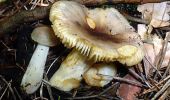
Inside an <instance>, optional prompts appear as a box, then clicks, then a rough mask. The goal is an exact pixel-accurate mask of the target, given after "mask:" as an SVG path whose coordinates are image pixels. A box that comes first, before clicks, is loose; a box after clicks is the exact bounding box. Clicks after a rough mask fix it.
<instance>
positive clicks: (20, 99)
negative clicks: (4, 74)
mask: <svg viewBox="0 0 170 100" xmlns="http://www.w3.org/2000/svg"><path fill="white" fill-rule="evenodd" d="M14 91H15V92H16V94H17V96H18V98H19V100H22V98H21V96H20V95H19V93H18V91H17V89H16V88H15V87H14ZM0 100H1V99H0Z"/></svg>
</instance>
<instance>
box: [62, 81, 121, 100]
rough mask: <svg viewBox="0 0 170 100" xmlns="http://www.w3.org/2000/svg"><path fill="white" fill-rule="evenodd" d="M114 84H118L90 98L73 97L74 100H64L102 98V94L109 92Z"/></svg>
mask: <svg viewBox="0 0 170 100" xmlns="http://www.w3.org/2000/svg"><path fill="white" fill-rule="evenodd" d="M116 84H118V83H115V84H112V85H111V86H109V87H108V88H106V89H105V90H104V91H103V92H101V93H99V94H97V95H92V96H83V97H74V98H65V99H73V100H74V99H80V100H82V99H90V98H96V97H100V96H102V95H103V94H105V93H106V92H108V91H109V90H111V89H112V88H113V87H114V86H115V85H116Z"/></svg>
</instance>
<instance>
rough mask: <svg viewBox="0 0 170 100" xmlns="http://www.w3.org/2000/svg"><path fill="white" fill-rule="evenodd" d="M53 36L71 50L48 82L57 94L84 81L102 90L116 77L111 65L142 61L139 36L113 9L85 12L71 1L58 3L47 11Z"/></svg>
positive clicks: (88, 10)
mask: <svg viewBox="0 0 170 100" xmlns="http://www.w3.org/2000/svg"><path fill="white" fill-rule="evenodd" d="M50 21H51V22H52V28H53V30H54V32H55V35H56V36H57V37H58V38H59V39H60V40H61V42H62V43H63V44H64V45H65V46H66V47H67V48H74V49H73V51H72V52H71V53H70V54H69V55H68V56H67V58H66V59H65V61H64V62H63V63H62V64H61V66H60V68H59V69H58V70H57V72H55V74H54V75H53V76H52V78H51V79H50V84H51V85H52V86H54V87H56V88H58V89H60V90H63V91H70V90H72V89H74V88H77V87H78V86H79V84H80V81H81V80H82V79H83V78H84V80H85V82H86V83H87V84H89V85H91V86H99V87H103V86H104V85H106V84H108V83H109V82H110V81H111V80H112V79H113V77H114V76H115V75H116V67H115V65H114V64H112V62H114V61H118V62H120V63H122V64H124V65H127V66H133V65H135V64H138V63H139V62H140V61H141V60H142V59H143V57H144V52H143V44H142V42H141V39H140V36H139V35H138V34H137V33H136V32H135V30H134V28H133V27H132V26H130V25H129V23H128V21H127V20H126V19H125V18H124V17H123V16H122V15H121V14H120V13H119V12H118V11H117V10H116V9H114V8H106V9H102V8H95V9H89V8H87V7H85V6H84V5H81V4H79V3H76V2H73V1H58V2H56V3H54V4H53V5H52V7H51V11H50Z"/></svg>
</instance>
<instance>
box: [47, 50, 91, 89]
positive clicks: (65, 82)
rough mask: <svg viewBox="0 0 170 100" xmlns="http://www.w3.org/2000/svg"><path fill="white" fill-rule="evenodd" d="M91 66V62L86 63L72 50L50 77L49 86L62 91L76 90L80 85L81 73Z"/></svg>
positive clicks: (81, 56)
mask: <svg viewBox="0 0 170 100" xmlns="http://www.w3.org/2000/svg"><path fill="white" fill-rule="evenodd" d="M91 64H92V62H91V61H87V58H86V57H85V56H83V55H82V54H80V53H79V52H78V51H76V50H75V49H74V50H73V51H72V52H71V53H69V55H68V56H67V57H66V59H65V60H64V61H63V62H62V64H61V65H60V68H59V69H58V70H57V71H56V72H55V73H54V75H53V76H52V77H51V79H50V84H51V85H52V86H54V87H56V88H58V89H59V90H62V91H70V90H72V89H73V88H77V87H79V85H80V81H81V80H82V75H83V73H84V72H85V71H86V70H87V69H88V68H89V66H90V65H91Z"/></svg>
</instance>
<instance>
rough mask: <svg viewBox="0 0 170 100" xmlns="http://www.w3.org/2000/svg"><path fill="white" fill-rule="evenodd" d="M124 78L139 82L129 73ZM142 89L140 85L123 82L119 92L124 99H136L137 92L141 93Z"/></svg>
mask: <svg viewBox="0 0 170 100" xmlns="http://www.w3.org/2000/svg"><path fill="white" fill-rule="evenodd" d="M124 78H126V79H129V80H132V81H136V82H138V81H137V80H136V79H135V78H134V77H132V76H131V75H129V74H127V75H126V76H125V77H124ZM140 91H141V88H140V87H138V86H134V85H131V84H125V83H122V84H120V87H119V89H118V91H117V93H118V95H119V96H120V97H121V98H122V99H123V100H135V99H136V95H137V93H139V92H140Z"/></svg>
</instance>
